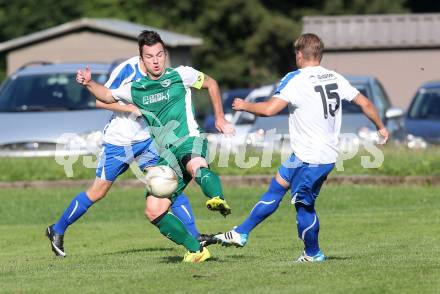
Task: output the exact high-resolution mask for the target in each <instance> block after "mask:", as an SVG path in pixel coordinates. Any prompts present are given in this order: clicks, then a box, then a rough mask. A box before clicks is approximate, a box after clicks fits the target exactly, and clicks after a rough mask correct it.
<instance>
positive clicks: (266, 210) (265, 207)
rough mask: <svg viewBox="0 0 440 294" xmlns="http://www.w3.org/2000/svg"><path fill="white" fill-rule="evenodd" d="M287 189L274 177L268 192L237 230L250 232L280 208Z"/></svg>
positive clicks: (242, 232)
mask: <svg viewBox="0 0 440 294" xmlns="http://www.w3.org/2000/svg"><path fill="white" fill-rule="evenodd" d="M287 190H288V189H286V188H284V187H283V186H281V185H280V184H279V183H278V182H277V181H276V180H275V178H273V179H272V182H271V183H270V185H269V189H268V190H267V192H266V193H264V194H263V196H261V198H260V200H259V201H258V202H257V204H255V206H254V208H252V210H251V213H250V214H249V216H248V217H247V219H246V220H245V221H244V222H243V223H242V224H241V225H239V226H238V227H237V228H235V231H236V232H237V233H240V234H249V233H250V232H251V231H252V230H253V229H254V228H255V227H256V226H257V225H258V224H259V223H261V222H262V221H263V220H264V219H265V218H267V217H268V216H269V215H271V214H272V213H273V212H274V211H275V210H276V209H277V208H278V206H279V205H280V202H281V200H282V199H283V196H284V194H286V191H287Z"/></svg>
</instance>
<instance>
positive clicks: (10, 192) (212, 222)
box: [0, 186, 440, 294]
mask: <svg viewBox="0 0 440 294" xmlns="http://www.w3.org/2000/svg"><path fill="white" fill-rule="evenodd" d="M81 189H82V188H80V187H78V188H77V189H7V190H0V202H1V203H2V204H1V205H0V215H1V223H0V235H1V236H2V237H1V238H0V248H1V250H0V285H1V292H2V293H48V292H51V293H53V292H60V293H253V294H254V293H304V294H306V293H329V294H332V293H396V294H397V293H399V294H400V293H426V294H428V293H438V289H439V288H440V280H439V279H438V277H439V275H440V267H439V265H440V264H439V260H440V245H439V242H438V236H439V233H440V231H439V228H440V218H439V217H438V207H439V205H440V198H439V197H438V191H437V189H436V188H434V187H421V188H415V187H394V188H384V187H365V186H363V187H362V186H345V187H325V188H324V189H323V190H322V191H321V194H320V196H319V199H318V201H317V205H318V213H319V217H320V223H321V232H320V245H321V247H322V249H323V250H324V252H325V253H326V254H327V255H328V256H329V260H328V261H327V262H325V263H323V264H296V263H294V259H295V258H296V257H297V256H299V254H300V253H301V251H302V250H303V248H302V244H301V242H300V241H299V240H298V238H297V236H296V225H295V212H294V208H293V206H292V205H291V204H290V201H289V200H290V197H289V195H286V196H285V199H284V200H283V202H282V203H281V205H280V207H279V209H278V211H277V212H276V213H274V214H273V215H272V216H271V217H270V218H268V219H266V220H265V222H264V223H263V224H261V225H260V226H258V227H257V228H256V229H255V230H254V231H253V232H252V234H251V235H250V238H249V241H248V243H247V245H246V247H244V248H241V249H237V248H226V247H221V246H214V245H213V246H210V247H209V250H210V252H211V254H212V259H211V260H208V261H207V262H205V263H202V264H198V265H193V264H182V263H181V260H182V257H183V254H184V252H185V250H184V249H183V248H182V247H181V246H177V245H175V244H173V243H171V242H170V241H169V240H168V239H166V238H165V237H163V236H161V235H160V233H159V231H158V230H157V228H155V227H154V226H153V225H151V224H150V223H149V222H148V221H146V219H145V217H144V216H143V207H144V203H145V201H144V197H143V195H144V191H143V190H142V189H118V188H113V189H112V190H111V191H110V194H109V195H108V196H107V197H106V198H105V199H104V200H101V201H100V202H99V203H97V204H96V205H94V206H93V207H92V208H91V209H89V211H88V212H87V214H86V215H84V216H83V217H82V218H81V219H80V220H79V221H78V222H76V223H75V224H74V225H73V226H71V227H70V228H69V229H68V231H67V234H66V237H65V239H64V240H65V244H64V245H65V249H66V252H67V254H68V256H67V258H65V259H59V258H55V257H53V254H52V252H51V250H50V245H49V242H48V240H47V239H46V238H45V237H44V236H43V231H44V229H45V227H46V226H47V225H49V224H51V223H53V222H54V221H56V219H57V217H58V216H59V215H60V214H61V213H62V211H63V210H64V209H65V207H66V206H67V205H68V204H69V202H70V200H71V199H72V197H73V196H74V195H75V194H77V193H78V192H79V191H81ZM264 191H265V190H264V188H263V187H233V188H232V187H231V188H228V189H226V191H225V192H226V195H227V197H228V202H229V203H230V204H231V206H232V214H231V215H230V216H228V218H226V219H224V218H223V217H221V216H220V215H219V214H217V213H213V212H210V211H208V210H207V209H206V208H205V207H204V202H205V199H206V198H204V197H203V196H202V195H201V193H200V192H199V190H194V189H191V190H189V191H187V192H188V195H189V197H190V199H191V203H192V207H193V210H194V213H195V215H196V223H197V225H198V227H199V229H200V230H201V231H202V232H218V231H224V230H229V229H230V228H232V226H234V225H237V224H239V223H240V222H242V221H243V220H244V218H245V217H246V215H247V214H248V213H249V211H250V209H251V208H252V207H253V205H254V204H255V203H256V202H257V199H258V197H259V195H261V194H262V193H264ZM415 197H416V199H415Z"/></svg>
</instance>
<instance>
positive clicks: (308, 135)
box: [274, 66, 359, 164]
mask: <svg viewBox="0 0 440 294" xmlns="http://www.w3.org/2000/svg"><path fill="white" fill-rule="evenodd" d="M358 93H359V91H358V90H357V89H356V88H354V87H353V86H351V85H350V83H349V82H348V81H347V80H346V79H345V78H344V77H343V76H341V75H340V74H338V73H336V72H334V71H331V70H328V69H326V68H324V67H322V66H311V67H305V68H302V69H299V70H297V71H294V72H291V73H288V74H287V75H286V76H285V77H284V78H283V79H282V80H281V81H280V83H279V85H278V87H277V89H276V91H275V94H274V96H275V97H277V98H280V99H283V100H285V101H287V102H289V112H290V115H289V133H290V145H291V147H292V150H293V152H294V153H295V155H296V156H297V157H298V158H299V159H300V160H302V161H303V162H307V163H312V164H328V163H334V162H336V160H337V157H338V147H337V144H338V137H339V132H340V129H341V114H342V111H341V108H342V103H341V100H342V99H345V100H348V101H351V100H353V99H354V98H355V97H356V95H358Z"/></svg>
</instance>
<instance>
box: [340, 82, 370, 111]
mask: <svg viewBox="0 0 440 294" xmlns="http://www.w3.org/2000/svg"><path fill="white" fill-rule="evenodd" d="M352 85H353V87H355V88H356V89H357V90H358V91H359V92H361V94H362V95H364V96H365V97H368V94H367V92H368V91H367V85H366V84H355V83H353V84H352ZM342 113H345V114H347V113H350V114H352V113H362V109H361V108H360V107H359V106H357V105H356V104H354V103H351V102H349V101H347V100H342Z"/></svg>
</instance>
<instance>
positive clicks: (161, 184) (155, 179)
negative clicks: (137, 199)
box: [145, 165, 178, 198]
mask: <svg viewBox="0 0 440 294" xmlns="http://www.w3.org/2000/svg"><path fill="white" fill-rule="evenodd" d="M145 180H146V184H147V190H148V192H149V193H150V194H151V195H152V196H155V197H158V198H170V197H171V195H172V194H173V193H174V192H175V191H176V189H177V184H178V180H177V174H176V173H175V172H174V170H173V169H172V168H171V167H169V166H166V165H158V166H154V167H151V168H149V169H148V172H147V175H146V177H145Z"/></svg>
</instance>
